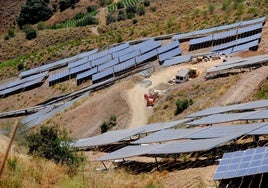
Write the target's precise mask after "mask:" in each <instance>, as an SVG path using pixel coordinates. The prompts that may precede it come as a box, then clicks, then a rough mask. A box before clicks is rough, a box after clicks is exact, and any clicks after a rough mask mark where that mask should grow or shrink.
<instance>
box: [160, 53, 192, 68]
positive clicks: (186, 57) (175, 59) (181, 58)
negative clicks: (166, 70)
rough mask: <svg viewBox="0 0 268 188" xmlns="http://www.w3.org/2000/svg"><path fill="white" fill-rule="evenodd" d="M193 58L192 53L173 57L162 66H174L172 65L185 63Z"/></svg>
mask: <svg viewBox="0 0 268 188" xmlns="http://www.w3.org/2000/svg"><path fill="white" fill-rule="evenodd" d="M191 58H192V56H191V55H183V56H176V57H173V58H172V59H167V60H165V61H164V63H163V64H162V66H172V65H177V64H180V63H185V62H188V61H190V60H191Z"/></svg>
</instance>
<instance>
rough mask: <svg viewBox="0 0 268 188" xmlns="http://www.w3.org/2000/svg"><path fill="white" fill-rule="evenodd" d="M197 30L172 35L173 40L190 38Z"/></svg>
mask: <svg viewBox="0 0 268 188" xmlns="http://www.w3.org/2000/svg"><path fill="white" fill-rule="evenodd" d="M194 33H195V32H189V33H180V34H177V35H174V36H173V37H172V39H173V40H181V39H188V38H193V37H194Z"/></svg>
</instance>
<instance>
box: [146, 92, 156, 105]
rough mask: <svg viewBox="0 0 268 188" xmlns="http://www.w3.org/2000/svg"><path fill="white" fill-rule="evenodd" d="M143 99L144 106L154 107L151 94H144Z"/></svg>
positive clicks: (153, 98)
mask: <svg viewBox="0 0 268 188" xmlns="http://www.w3.org/2000/svg"><path fill="white" fill-rule="evenodd" d="M144 99H145V100H146V101H147V104H146V106H154V101H155V96H154V95H152V94H151V93H145V94H144Z"/></svg>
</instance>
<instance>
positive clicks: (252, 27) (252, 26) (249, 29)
mask: <svg viewBox="0 0 268 188" xmlns="http://www.w3.org/2000/svg"><path fill="white" fill-rule="evenodd" d="M261 28H262V23H260V24H256V25H251V26H247V27H243V28H239V29H238V30H237V34H242V33H246V32H249V31H254V30H257V29H261Z"/></svg>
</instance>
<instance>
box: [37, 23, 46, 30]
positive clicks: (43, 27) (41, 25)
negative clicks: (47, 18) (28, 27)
mask: <svg viewBox="0 0 268 188" xmlns="http://www.w3.org/2000/svg"><path fill="white" fill-rule="evenodd" d="M45 28H46V25H45V23H44V22H43V21H41V22H38V24H37V29H38V30H44V29H45Z"/></svg>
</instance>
